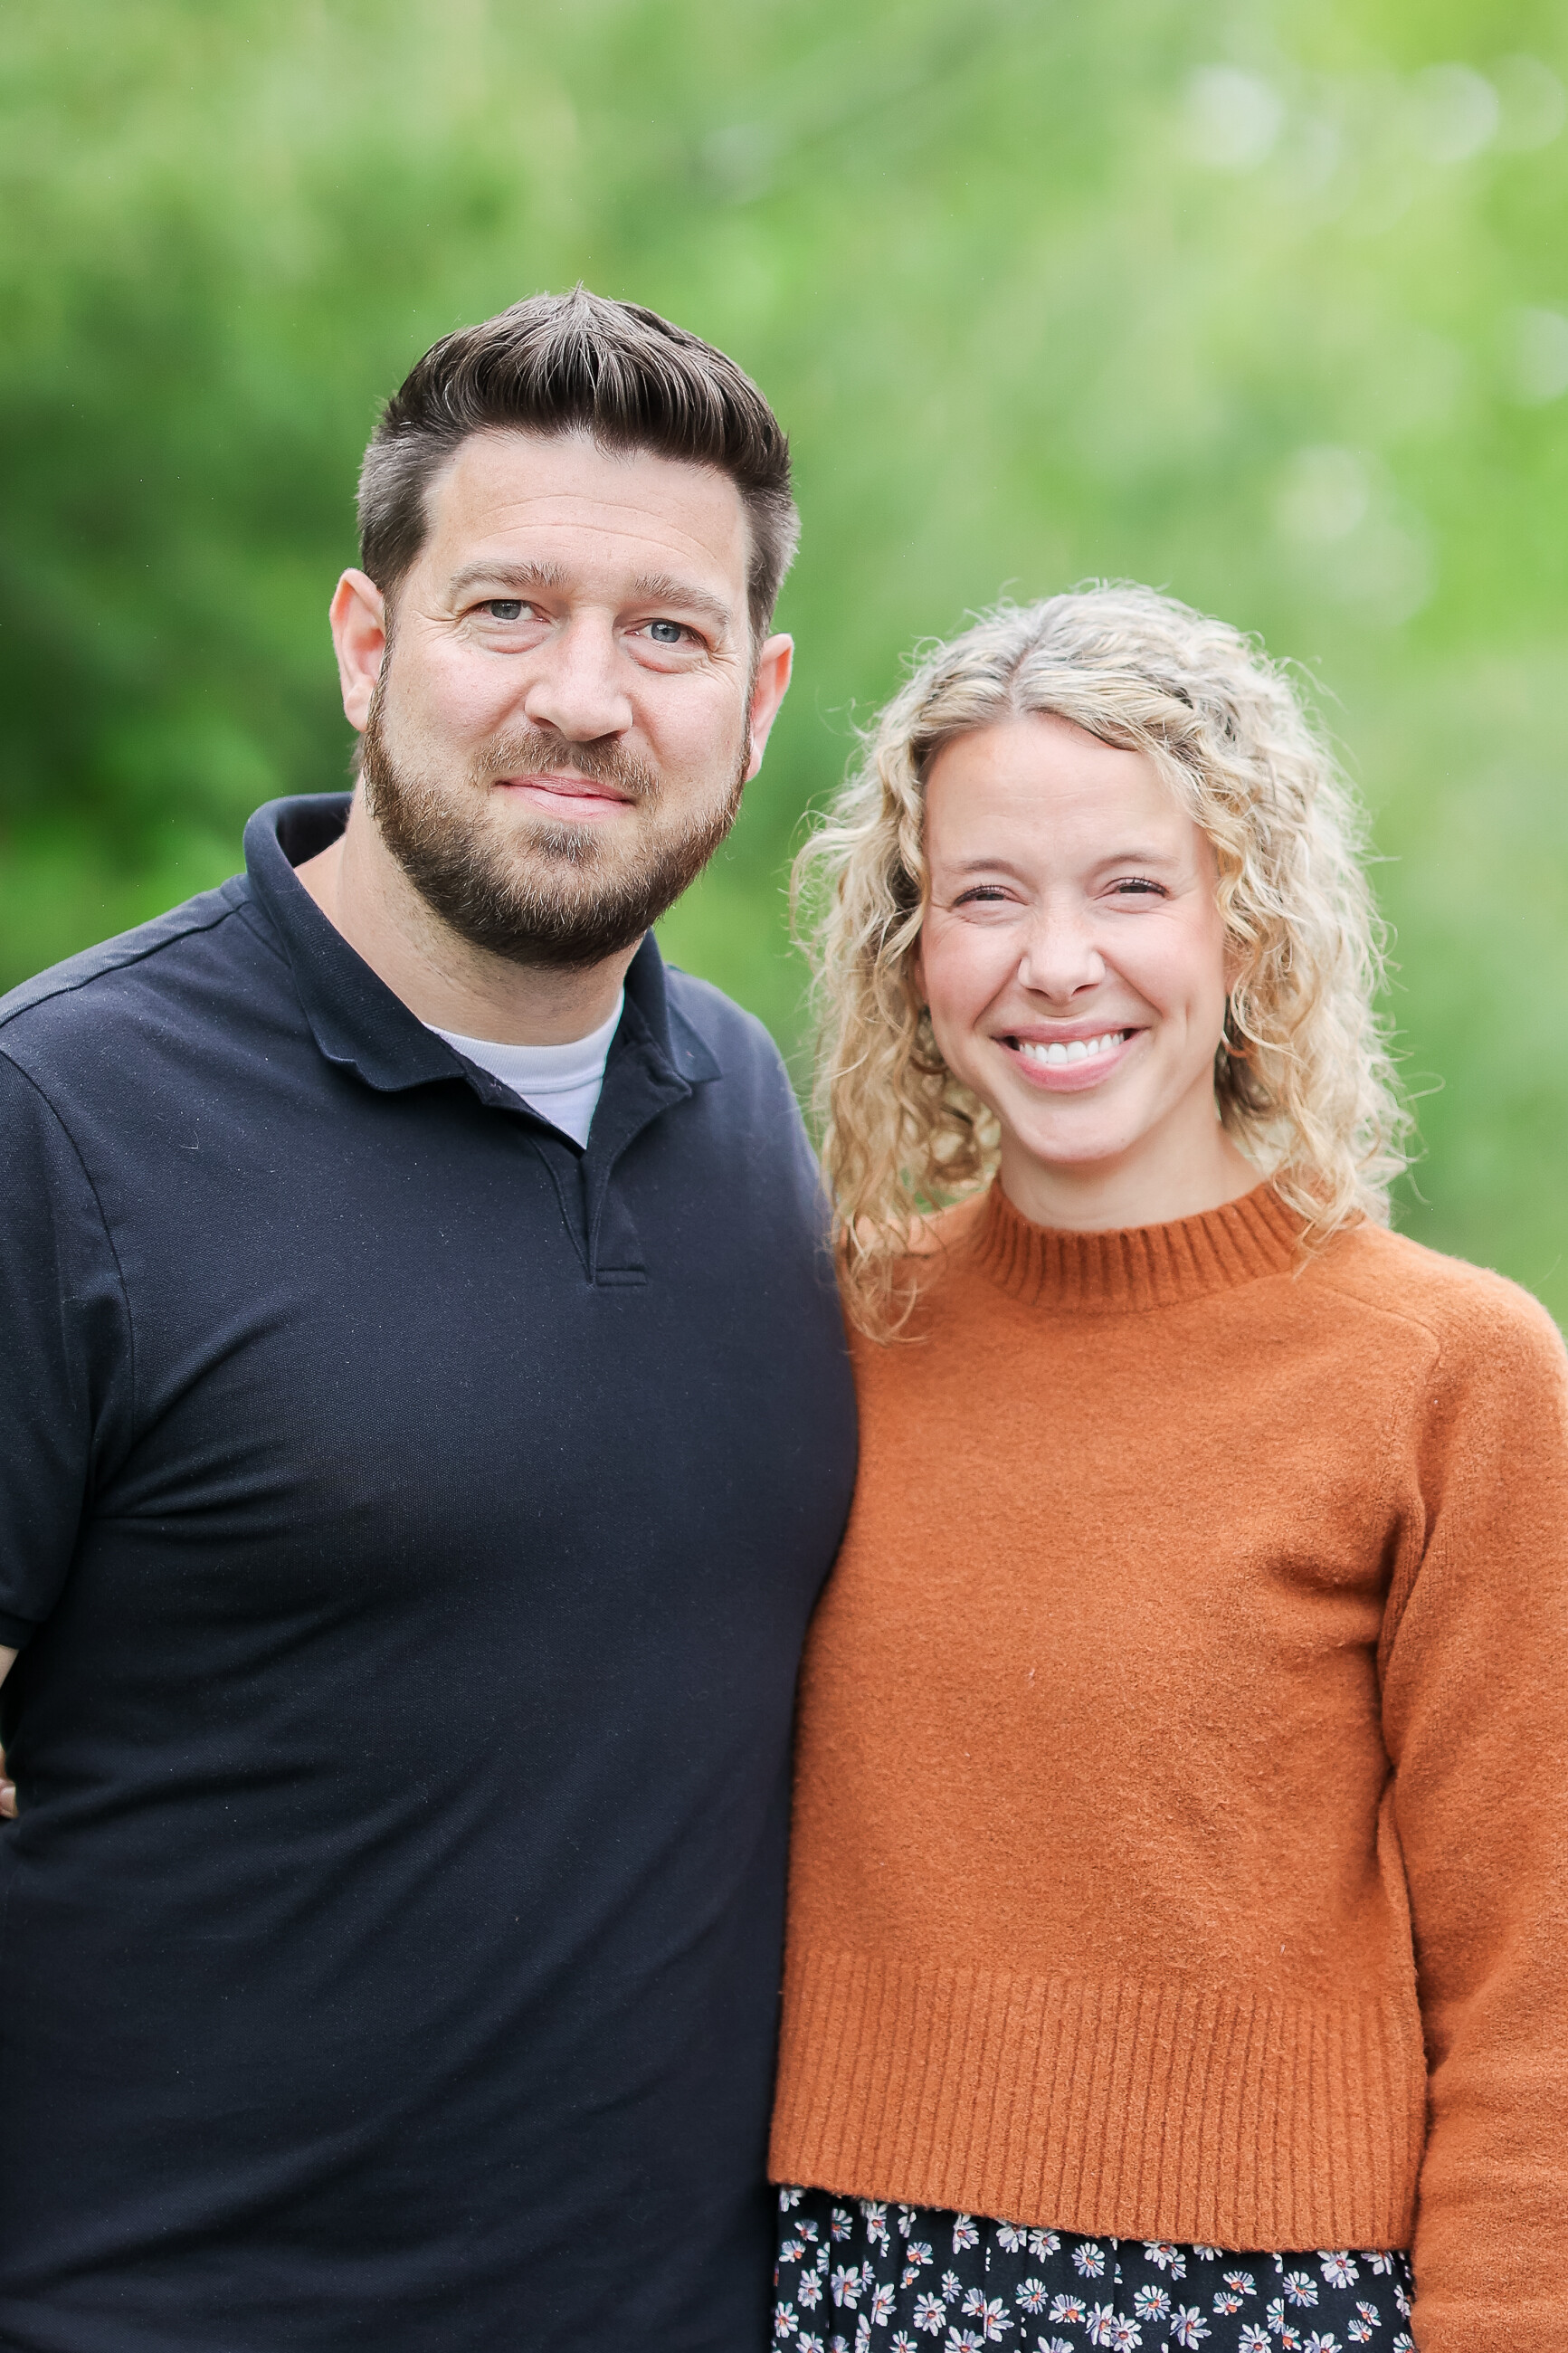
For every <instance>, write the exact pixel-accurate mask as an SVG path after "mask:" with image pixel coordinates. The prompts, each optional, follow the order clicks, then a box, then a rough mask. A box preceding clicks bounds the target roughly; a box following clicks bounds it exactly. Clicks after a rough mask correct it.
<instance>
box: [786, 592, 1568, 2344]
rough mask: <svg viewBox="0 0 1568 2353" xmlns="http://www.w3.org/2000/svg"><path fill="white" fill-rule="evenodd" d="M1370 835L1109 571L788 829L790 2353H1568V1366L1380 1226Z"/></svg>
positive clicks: (1255, 687)
mask: <svg viewBox="0 0 1568 2353" xmlns="http://www.w3.org/2000/svg"><path fill="white" fill-rule="evenodd" d="M1356 840H1357V828H1356V826H1355V823H1354V818H1353V812H1352V807H1351V804H1350V801H1349V798H1348V796H1347V794H1346V792H1345V789H1344V787H1343V786H1342V784H1341V783H1340V782H1339V781H1338V779H1337V778H1336V776H1335V775H1334V773H1333V771H1332V767H1331V763H1330V761H1329V759H1328V757H1327V755H1326V754H1325V752H1324V750H1323V748H1322V746H1321V744H1320V743H1319V742H1318V740H1317V738H1316V737H1315V735H1314V734H1313V733H1312V731H1311V729H1310V725H1309V723H1308V722H1307V720H1306V718H1305V717H1304V715H1303V712H1302V710H1301V708H1300V704H1299V702H1298V701H1297V698H1296V696H1295V694H1294V693H1293V691H1292V689H1291V686H1290V684H1289V681H1288V679H1287V678H1286V676H1285V675H1284V674H1283V673H1282V672H1281V671H1280V670H1278V669H1276V668H1274V667H1272V666H1270V665H1269V664H1268V662H1266V661H1265V660H1264V659H1263V658H1262V657H1261V656H1260V655H1259V654H1258V652H1257V651H1256V650H1255V649H1253V648H1252V647H1251V646H1250V645H1249V644H1248V643H1247V641H1246V640H1244V639H1243V638H1241V637H1240V636H1238V635H1237V632H1235V631H1234V630H1232V629H1229V628H1225V627H1223V626H1221V625H1220V624H1218V623H1215V622H1213V621H1207V620H1205V619H1202V618H1200V617H1198V616H1197V615H1195V614H1194V613H1191V612H1189V611H1188V610H1186V609H1185V608H1184V607H1182V606H1180V605H1177V604H1175V603H1173V602H1172V601H1171V600H1169V599H1167V598H1164V597H1161V596H1155V595H1153V594H1152V593H1151V592H1149V591H1146V590H1142V589H1137V588H1108V589H1098V590H1093V591H1090V592H1088V593H1084V594H1078V595H1073V596H1061V597H1058V598H1055V599H1053V600H1052V601H1051V602H1049V603H1047V604H1045V605H1040V606H1037V607H1031V608H1029V609H1027V610H1024V611H1013V610H1005V611H1002V612H999V613H997V614H996V615H994V616H993V617H990V618H989V619H986V620H984V621H983V622H982V623H981V624H980V625H979V626H978V627H976V628H972V629H970V630H969V631H968V632H967V633H966V634H965V635H964V636H963V637H961V638H958V639H956V640H955V641H954V642H953V643H952V644H951V645H948V646H945V647H942V648H941V649H939V650H938V651H937V652H935V653H934V654H933V655H931V657H930V658H929V659H927V660H925V661H924V662H923V663H922V665H921V668H920V670H918V672H917V673H916V675H915V676H914V677H913V678H912V679H911V681H910V684H909V685H908V686H907V687H906V688H905V689H904V691H903V692H902V693H900V695H899V696H898V697H897V698H896V699H895V700H894V702H892V703H891V704H890V705H889V709H888V710H887V712H885V714H884V715H883V717H882V719H881V721H880V723H879V725H878V727H877V728H876V730H875V731H874V733H872V735H871V737H870V739H869V743H868V753H867V756H866V759H865V761H864V764H863V766H862V768H861V770H860V772H859V774H858V776H857V777H856V778H855V779H854V780H853V781H852V782H851V783H850V785H849V786H848V787H847V790H846V792H845V795H844V797H843V799H842V801H841V803H840V805H839V807H838V809H837V813H836V816H835V818H834V819H833V821H832V822H831V823H829V824H828V826H827V827H826V828H825V829H824V830H823V831H822V832H821V833H819V835H818V836H817V838H816V840H815V841H814V842H813V843H812V844H811V845H810V846H809V848H808V849H807V852H806V865H807V870H808V879H809V877H815V878H816V881H817V882H818V883H819V884H821V885H826V888H825V889H824V890H822V892H820V896H821V899H822V902H823V905H824V913H823V915H822V919H821V926H820V937H819V943H818V944H819V948H820V960H821V974H822V985H823V989H824V993H825V1004H826V1014H827V1019H826V1071H825V1087H826V1108H827V1111H828V1113H829V1118H828V1124H827V1130H826V1157H827V1165H828V1171H829V1175H830V1177H831V1180H832V1183H833V1186H834V1188H835V1194H836V1199H837V1217H838V1221H839V1227H838V1229H839V1235H840V1240H841V1248H842V1263H843V1272H844V1283H845V1291H846V1298H847V1305H848V1308H849V1311H850V1316H851V1321H852V1323H853V1324H855V1326H856V1327H857V1329H856V1337H855V1343H854V1348H855V1358H856V1366H857V1374H858V1388H859V1397H860V1411H861V1430H862V1441H861V1444H862V1453H861V1464H862V1468H861V1474H860V1484H859V1488H858V1495H857V1501H856V1505H855V1509H854V1513H853V1515H852V1518H851V1521H850V1525H849V1528H848V1532H847V1537H846V1541H845V1545H844V1549H843V1552H842V1555H841V1557H840V1561H839V1565H838V1567H837V1570H836V1572H835V1575H834V1578H833V1581H832V1583H831V1585H830V1587H829V1588H828V1591H827V1594H826V1598H825V1600H824V1602H823V1605H822V1607H821V1609H820V1610H819V1612H818V1615H817V1618H816V1624H815V1627H814V1630H813V1633H812V1638H811V1641H810V1644H809V1648H808V1651H807V1657H806V1663H805V1673H804V1680H803V1684H802V1693H801V1715H800V1736H799V1752H798V1757H799V1761H798V1778H797V1788H796V1812H795V1847H794V1864H793V1876H792V1885H791V1896H790V1954H789V1966H788V1972H787V1985H786V1993H785V2008H784V2041H783V2050H782V2059H781V2075H780V2085H779V2095H778V2105H777V2110H776V2116H775V2124H774V2137H773V2173H774V2178H775V2179H777V2180H779V2181H780V2182H781V2183H783V2184H784V2185H785V2186H784V2189H783V2190H782V2191H781V2209H782V2211H781V2217H780V2224H781V2238H780V2246H779V2262H778V2285H777V2319H776V2335H777V2337H779V2338H780V2339H781V2340H782V2341H784V2342H785V2343H787V2344H789V2345H790V2346H791V2348H792V2353H813V2348H818V2347H821V2346H824V2345H826V2346H829V2347H831V2346H850V2345H858V2346H864V2345H867V2344H871V2345H877V2346H887V2347H889V2348H892V2353H909V2348H920V2347H925V2346H931V2345H933V2343H934V2345H935V2346H936V2347H938V2348H941V2353H967V2348H980V2347H983V2346H985V2345H990V2344H1000V2345H1005V2346H1010V2347H1013V2348H1020V2347H1029V2348H1035V2347H1041V2348H1052V2349H1053V2353H1054V2349H1055V2348H1060V2349H1061V2353H1067V2349H1068V2348H1071V2349H1072V2353H1076V2348H1079V2347H1080V2346H1085V2345H1105V2346H1113V2347H1123V2348H1135V2347H1139V2346H1142V2347H1145V2348H1154V2347H1164V2346H1167V2345H1168V2346H1182V2347H1189V2346H1191V2347H1195V2346H1199V2345H1202V2346H1204V2347H1205V2348H1207V2353H1237V2348H1246V2353H1276V2348H1280V2353H1289V2348H1311V2353H1330V2348H1333V2353H1339V2348H1347V2347H1349V2346H1352V2345H1356V2344H1370V2345H1375V2346H1379V2347H1383V2348H1396V2347H1406V2348H1408V2347H1409V2346H1411V2345H1412V2344H1413V2343H1414V2344H1417V2345H1419V2346H1420V2348H1422V2353H1459V2348H1461V2347H1463V2348H1488V2353H1494V2348H1495V2353H1501V2349H1502V2348H1515V2353H1547V2348H1549V2347H1550V2348H1562V2347H1563V2346H1568V2283H1565V2282H1564V2278H1563V2270H1562V2267H1561V2264H1560V2260H1559V2252H1558V2245H1557V2241H1558V2237H1559V2234H1560V2232H1561V2229H1562V2226H1563V2222H1564V2221H1568V2128H1565V2126H1564V2116H1568V2068H1565V2065H1564V2044H1565V2040H1568V1986H1565V1985H1564V1974H1565V1972H1564V1952H1565V1950H1568V1940H1565V1936H1564V1928H1565V1925H1568V1923H1565V1920H1564V1878H1563V1843H1562V1837H1563V1833H1562V1824H1563V1819H1564V1815H1563V1804H1564V1782H1565V1780H1568V1725H1565V1721H1564V1703H1563V1690H1564V1683H1565V1678H1564V1674H1563V1659H1564V1656H1565V1654H1568V1640H1565V1638H1568V1609H1565V1595H1568V1576H1565V1574H1564V1570H1565V1554H1568V1407H1565V1379H1564V1372H1565V1367H1564V1360H1563V1348H1562V1345H1561V1343H1560V1341H1559V1340H1558V1337H1557V1335H1556V1333H1555V1331H1554V1329H1553V1327H1552V1324H1550V1323H1549V1321H1548V1319H1547V1317H1546V1316H1545V1314H1543V1313H1542V1310H1541V1309H1540V1308H1539V1307H1538V1306H1536V1305H1535V1303H1533V1302H1532V1301H1531V1300H1530V1299H1529V1298H1527V1297H1526V1296H1525V1294H1524V1293H1521V1292H1520V1291H1518V1290H1516V1289H1515V1288H1514V1287H1513V1286H1512V1285H1511V1284H1510V1283H1508V1282H1503V1281H1501V1280H1500V1278H1499V1277H1497V1276H1495V1275H1492V1274H1488V1273H1483V1272H1479V1271H1477V1270H1475V1269H1474V1268H1471V1267H1468V1266H1465V1265H1462V1264H1459V1263H1458V1262H1457V1261H1452V1260H1448V1259H1444V1258H1440V1257H1438V1256H1436V1255H1435V1254H1434V1253H1433V1252H1431V1251H1429V1250H1423V1249H1421V1248H1420V1247H1418V1246H1417V1245H1416V1244H1415V1243H1414V1242H1411V1241H1408V1240H1401V1239H1400V1238H1398V1237H1396V1236H1394V1235H1393V1234H1391V1233H1390V1232H1389V1231H1388V1230H1387V1227H1386V1223H1385V1219H1386V1214H1387V1194H1388V1187H1389V1183H1390V1181H1391V1179H1392V1177H1393V1176H1394V1175H1395V1173H1396V1172H1397V1170H1398V1168H1399V1167H1400V1166H1401V1165H1402V1155H1401V1151H1400V1144H1401V1139H1402V1136H1403V1134H1404V1127H1405V1123H1404V1118H1403V1114H1402V1113H1401V1111H1400V1108H1399V1105H1398V1102H1397V1099H1396V1095H1395V1092H1394V1085H1393V1082H1392V1075H1391V1071H1390V1065H1389V1060H1388V1056H1387V1052H1386V1049H1385V1047H1384V1042H1383V1039H1382V1036H1381V1034H1380V1031H1379V1028H1378V1024H1377V1020H1376V1018H1375V1016H1374V1013H1373V991H1374V987H1375V986H1376V984H1377V981H1378V978H1379V965H1378V957H1377V954H1376V948H1375V925H1374V920H1373V913H1372V909H1371V904H1370V901H1369V897H1368V894H1367V892H1366V888H1365V885H1364V882H1363V877H1362V873H1361V871H1360V866H1359V864H1358V860H1357V854H1356ZM944 1200H945V1201H947V1202H949V1203H950V1204H952V1203H956V1206H950V1207H948V1208H945V1209H944V1210H942V1212H941V1213H940V1214H934V1215H928V1212H929V1211H930V1210H931V1206H932V1205H933V1204H938V1203H941V1202H942V1201H944ZM1412 2260H1413V2263H1414V2288H1413V2287H1412ZM1412 2295H1414V2299H1415V2309H1414V2314H1412V2311H1411V2301H1412ZM884 2329H886V2330H887V2331H888V2332H889V2333H888V2334H887V2335H886V2336H884V2335H883V2333H882V2332H883V2330H884Z"/></svg>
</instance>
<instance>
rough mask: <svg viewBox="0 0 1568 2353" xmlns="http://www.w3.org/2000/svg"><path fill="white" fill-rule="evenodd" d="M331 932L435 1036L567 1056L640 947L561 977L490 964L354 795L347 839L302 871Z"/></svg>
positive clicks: (611, 1002)
mask: <svg viewBox="0 0 1568 2353" xmlns="http://www.w3.org/2000/svg"><path fill="white" fill-rule="evenodd" d="M294 871H295V873H296V874H297V875H298V877H299V879H300V882H301V883H302V884H303V885H304V887H305V889H306V890H307V891H308V892H310V896H311V898H312V899H314V901H315V902H316V904H317V906H318V907H320V909H321V913H322V914H323V915H325V916H326V918H327V920H328V922H329V923H331V924H333V925H334V926H335V928H336V929H337V930H338V931H340V932H341V933H342V935H343V937H344V939H345V940H347V942H348V944H349V945H350V947H352V948H353V951H354V953H355V954H356V955H361V956H363V958H364V961H365V963H366V964H368V965H369V966H370V968H371V970H372V971H373V972H374V974H375V975H376V976H377V977H378V979H381V980H384V982H385V983H386V986H387V987H388V988H390V989H391V991H392V993H393V995H394V996H395V997H401V998H402V999H403V1002H404V1004H405V1005H406V1006H407V1008H408V1009H409V1011H410V1012H411V1013H413V1014H416V1016H417V1017H418V1018H419V1019H420V1020H421V1021H425V1022H427V1023H428V1024H429V1026H430V1027H431V1028H432V1029H451V1030H455V1031H456V1032H457V1033H458V1035H459V1036H461V1037H464V1038H488V1039H491V1040H493V1042H494V1043H495V1044H497V1045H500V1046H565V1045H570V1044H571V1043H572V1041H573V1040H574V1039H578V1038H586V1037H587V1036H588V1035H589V1033H590V1031H592V1030H595V1029H598V1028H599V1027H600V1025H601V1024H602V1023H603V1022H605V1021H607V1020H608V1019H609V1018H610V1015H611V1013H612V1012H613V1011H614V1010H615V1006H616V997H618V995H619V993H620V988H621V984H622V982H623V981H624V979H625V978H626V967H627V965H629V964H630V963H631V960H632V958H633V956H634V955H636V954H637V949H636V947H635V946H634V947H630V948H626V949H625V950H623V952H622V953H621V954H620V955H614V956H609V957H607V958H606V959H605V962H604V963H603V964H596V965H590V966H589V967H588V969H587V970H586V971H585V972H555V971H552V970H551V969H549V968H548V967H547V966H540V965H518V964H512V963H510V961H509V960H508V959H507V958H506V957H505V956H498V955H489V954H488V953H487V952H486V951H485V950H484V949H483V948H476V947H473V946H471V945H470V944H469V943H468V941H467V940H465V939H462V938H461V937H459V935H458V933H456V932H454V931H453V930H452V928H451V926H450V924H448V923H443V921H442V920H441V918H440V916H439V915H437V913H436V912H435V910H434V908H432V907H431V906H429V905H428V904H427V903H426V901H425V900H424V899H422V898H421V897H420V895H419V892H417V891H416V889H415V887H414V885H413V883H412V882H411V881H409V879H408V877H407V875H406V874H405V872H404V871H403V869H402V867H401V866H400V865H399V864H398V862H397V860H395V858H394V857H393V855H392V853H391V851H390V850H389V849H387V847H386V845H385V843H384V841H383V839H382V838H381V835H380V834H379V832H378V831H377V830H376V828H375V826H374V823H373V821H372V819H371V818H370V817H369V815H368V814H367V812H366V810H365V806H364V801H363V796H362V795H361V794H359V793H357V792H356V793H355V795H354V797H353V803H352V804H351V806H350V809H349V821H348V824H347V826H346V828H344V830H343V832H342V834H341V835H340V836H339V838H338V839H337V840H336V841H334V842H332V843H331V845H330V846H329V847H328V848H327V849H323V850H321V852H320V853H319V854H318V855H317V856H316V857H314V858H308V859H307V860H305V862H304V864H303V865H302V866H297V867H296V868H295V869H294Z"/></svg>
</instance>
